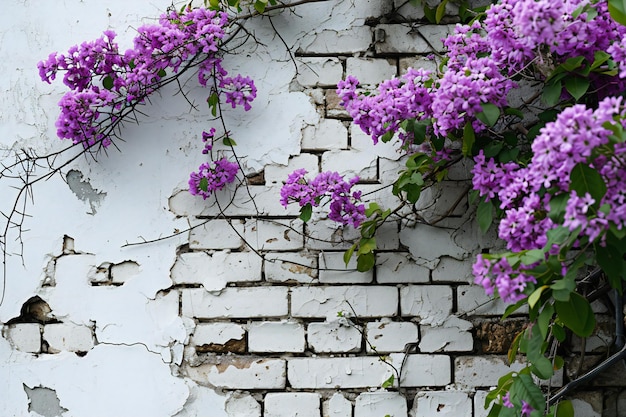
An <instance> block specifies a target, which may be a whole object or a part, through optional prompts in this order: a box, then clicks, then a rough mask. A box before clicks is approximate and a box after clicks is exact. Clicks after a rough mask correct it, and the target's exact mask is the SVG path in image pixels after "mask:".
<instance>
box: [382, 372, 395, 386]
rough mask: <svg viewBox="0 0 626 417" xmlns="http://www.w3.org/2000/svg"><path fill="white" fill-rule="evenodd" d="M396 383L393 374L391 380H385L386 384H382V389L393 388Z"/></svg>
mask: <svg viewBox="0 0 626 417" xmlns="http://www.w3.org/2000/svg"><path fill="white" fill-rule="evenodd" d="M394 381H395V376H394V375H393V374H391V376H390V377H389V378H387V379H386V380H385V382H383V383H382V385H381V387H382V388H391V387H393V383H394Z"/></svg>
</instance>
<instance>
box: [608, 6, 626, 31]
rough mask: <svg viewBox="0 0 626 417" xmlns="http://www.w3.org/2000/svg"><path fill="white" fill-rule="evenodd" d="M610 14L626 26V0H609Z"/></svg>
mask: <svg viewBox="0 0 626 417" xmlns="http://www.w3.org/2000/svg"><path fill="white" fill-rule="evenodd" d="M609 13H610V14H611V17H612V18H613V20H615V21H616V22H617V23H619V24H622V25H625V26H626V0H609Z"/></svg>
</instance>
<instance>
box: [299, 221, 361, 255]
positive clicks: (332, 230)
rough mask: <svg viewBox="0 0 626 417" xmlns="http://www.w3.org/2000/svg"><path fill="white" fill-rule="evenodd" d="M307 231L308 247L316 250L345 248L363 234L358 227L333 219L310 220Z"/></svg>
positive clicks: (306, 240)
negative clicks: (344, 224) (341, 223)
mask: <svg viewBox="0 0 626 417" xmlns="http://www.w3.org/2000/svg"><path fill="white" fill-rule="evenodd" d="M306 231H307V233H306V237H305V243H306V247H307V248H309V249H314V250H345V249H348V248H349V247H350V246H352V244H353V243H354V240H355V239H358V238H360V236H361V234H360V232H359V231H358V230H357V229H355V228H353V227H349V226H346V227H343V226H341V225H340V224H339V223H337V222H334V221H332V220H316V221H314V222H308V223H307V224H306Z"/></svg>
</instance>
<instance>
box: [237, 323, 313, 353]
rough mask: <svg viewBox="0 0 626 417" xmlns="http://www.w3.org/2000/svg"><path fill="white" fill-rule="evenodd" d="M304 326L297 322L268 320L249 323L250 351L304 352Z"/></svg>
mask: <svg viewBox="0 0 626 417" xmlns="http://www.w3.org/2000/svg"><path fill="white" fill-rule="evenodd" d="M304 347H305V341H304V326H303V325H302V324H300V323H296V322H288V321H280V322H276V321H266V322H253V323H250V324H249V325H248V348H249V350H250V352H304Z"/></svg>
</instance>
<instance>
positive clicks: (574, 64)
mask: <svg viewBox="0 0 626 417" xmlns="http://www.w3.org/2000/svg"><path fill="white" fill-rule="evenodd" d="M584 61H585V57H584V56H575V57H572V58H567V60H566V61H565V62H564V63H562V64H561V68H563V69H564V70H565V71H567V72H572V71H575V70H577V69H578V68H580V67H581V66H582V64H583V62H584Z"/></svg>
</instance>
